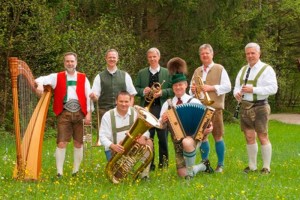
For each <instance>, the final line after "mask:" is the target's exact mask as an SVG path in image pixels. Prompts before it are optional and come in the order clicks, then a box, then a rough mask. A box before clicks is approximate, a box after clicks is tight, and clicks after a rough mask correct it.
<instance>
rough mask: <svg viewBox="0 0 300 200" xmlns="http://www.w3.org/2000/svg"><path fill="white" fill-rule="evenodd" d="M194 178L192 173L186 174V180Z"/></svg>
mask: <svg viewBox="0 0 300 200" xmlns="http://www.w3.org/2000/svg"><path fill="white" fill-rule="evenodd" d="M192 178H193V177H192V176H190V175H186V176H185V177H184V179H185V180H191V179H192Z"/></svg>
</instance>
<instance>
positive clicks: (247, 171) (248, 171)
mask: <svg viewBox="0 0 300 200" xmlns="http://www.w3.org/2000/svg"><path fill="white" fill-rule="evenodd" d="M244 172H245V173H246V174H248V173H250V172H257V169H254V170H253V169H250V167H249V166H248V167H246V168H245V169H244Z"/></svg>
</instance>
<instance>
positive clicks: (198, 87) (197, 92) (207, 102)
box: [194, 76, 214, 106]
mask: <svg viewBox="0 0 300 200" xmlns="http://www.w3.org/2000/svg"><path fill="white" fill-rule="evenodd" d="M194 82H195V86H196V90H195V97H196V98H197V99H199V100H200V101H201V102H202V103H203V104H204V105H207V106H209V105H212V104H213V103H214V101H213V100H211V99H210V97H209V95H208V93H207V92H203V91H202V90H201V87H202V86H203V85H204V82H203V80H202V78H201V77H200V76H195V77H194ZM201 93H203V95H204V97H202V95H201Z"/></svg>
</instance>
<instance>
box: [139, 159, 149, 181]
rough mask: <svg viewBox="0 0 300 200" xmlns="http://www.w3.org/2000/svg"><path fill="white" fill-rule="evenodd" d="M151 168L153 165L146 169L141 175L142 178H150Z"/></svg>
mask: <svg viewBox="0 0 300 200" xmlns="http://www.w3.org/2000/svg"><path fill="white" fill-rule="evenodd" d="M150 166H151V163H150V164H149V165H148V166H147V167H146V168H145V169H144V171H142V173H141V174H140V177H141V178H144V177H148V178H149V172H150Z"/></svg>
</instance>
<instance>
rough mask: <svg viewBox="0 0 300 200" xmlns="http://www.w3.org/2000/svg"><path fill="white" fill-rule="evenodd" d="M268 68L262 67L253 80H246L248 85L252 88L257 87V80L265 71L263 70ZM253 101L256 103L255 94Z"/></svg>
mask: <svg viewBox="0 0 300 200" xmlns="http://www.w3.org/2000/svg"><path fill="white" fill-rule="evenodd" d="M267 67H268V65H264V66H263V67H262V68H261V69H260V71H259V72H258V73H257V74H256V76H255V78H254V79H253V80H248V83H250V84H252V85H253V87H256V86H257V80H258V79H259V77H260V76H261V75H262V73H263V72H264V71H265V69H266V68H267ZM253 101H257V94H253Z"/></svg>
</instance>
